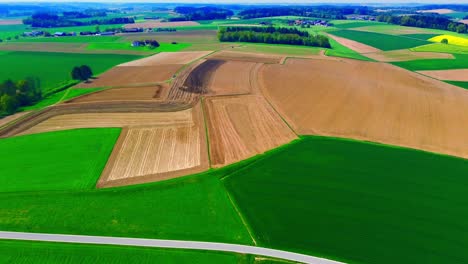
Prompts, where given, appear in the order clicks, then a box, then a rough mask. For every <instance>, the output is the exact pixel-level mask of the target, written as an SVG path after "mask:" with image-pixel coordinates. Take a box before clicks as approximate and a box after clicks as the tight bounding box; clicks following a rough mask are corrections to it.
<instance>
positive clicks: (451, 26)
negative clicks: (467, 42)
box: [376, 15, 468, 33]
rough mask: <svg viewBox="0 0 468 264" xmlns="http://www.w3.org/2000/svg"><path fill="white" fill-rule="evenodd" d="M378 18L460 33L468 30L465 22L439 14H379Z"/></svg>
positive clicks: (398, 23) (404, 24) (412, 25)
mask: <svg viewBox="0 0 468 264" xmlns="http://www.w3.org/2000/svg"><path fill="white" fill-rule="evenodd" d="M376 20H377V21H380V22H386V23H390V24H395V25H401V26H408V27H420V28H433V29H441V30H449V31H454V32H458V33H466V32H468V31H467V27H466V25H465V24H462V23H458V22H454V21H452V20H450V19H448V18H446V17H443V16H438V15H407V16H393V15H379V16H377V18H376Z"/></svg>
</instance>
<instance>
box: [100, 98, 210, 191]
mask: <svg viewBox="0 0 468 264" xmlns="http://www.w3.org/2000/svg"><path fill="white" fill-rule="evenodd" d="M191 113H192V114H193V115H191V116H190V120H189V122H188V123H186V124H183V125H179V126H153V127H148V128H130V129H124V131H123V133H122V134H121V136H120V138H119V140H118V142H117V144H116V146H115V147H114V151H113V152H112V155H111V157H110V159H109V162H108V163H107V165H106V168H105V170H104V172H103V174H102V176H101V179H100V180H99V183H98V187H109V186H119V185H127V184H134V183H143V182H150V181H158V180H165V179H170V178H174V177H179V176H183V175H187V174H192V173H196V172H201V171H204V170H206V169H208V168H209V164H208V153H207V145H206V136H205V128H204V123H203V114H202V110H201V105H200V104H198V105H197V106H195V107H194V108H193V111H192V112H191Z"/></svg>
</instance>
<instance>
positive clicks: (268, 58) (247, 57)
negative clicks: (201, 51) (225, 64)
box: [209, 51, 284, 64]
mask: <svg viewBox="0 0 468 264" xmlns="http://www.w3.org/2000/svg"><path fill="white" fill-rule="evenodd" d="M209 58H210V59H216V60H225V61H230V60H232V61H247V62H258V63H268V64H269V63H280V62H281V61H282V60H283V59H284V56H278V55H271V54H261V53H251V52H238V51H220V52H217V53H214V54H213V55H211V56H210V57H209Z"/></svg>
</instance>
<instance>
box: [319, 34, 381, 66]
mask: <svg viewBox="0 0 468 264" xmlns="http://www.w3.org/2000/svg"><path fill="white" fill-rule="evenodd" d="M328 40H329V41H330V44H331V46H332V49H327V50H326V51H325V55H327V56H332V57H341V58H349V59H355V60H363V61H375V60H373V59H371V58H368V57H366V56H363V55H361V54H359V53H358V52H356V51H354V50H352V49H350V48H348V47H345V46H343V45H341V44H340V43H338V41H336V40H334V39H332V38H329V39H328Z"/></svg>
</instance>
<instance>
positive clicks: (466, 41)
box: [429, 35, 468, 47]
mask: <svg viewBox="0 0 468 264" xmlns="http://www.w3.org/2000/svg"><path fill="white" fill-rule="evenodd" d="M443 39H446V40H447V41H448V44H451V45H457V46H464V47H466V46H468V38H466V37H456V36H451V35H439V36H436V37H433V38H430V39H429V41H431V42H436V43H440V42H441V41H442V40H443Z"/></svg>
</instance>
